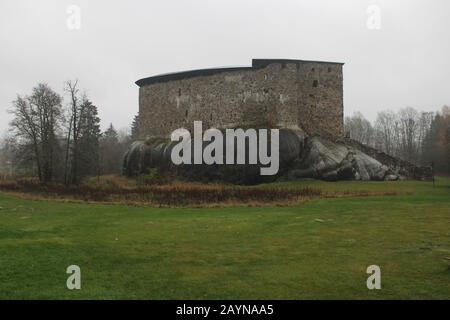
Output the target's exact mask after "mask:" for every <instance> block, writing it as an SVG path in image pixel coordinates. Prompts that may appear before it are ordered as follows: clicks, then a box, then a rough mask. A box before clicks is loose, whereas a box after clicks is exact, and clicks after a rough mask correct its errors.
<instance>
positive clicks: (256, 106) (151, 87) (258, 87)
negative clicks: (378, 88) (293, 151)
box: [137, 60, 343, 138]
mask: <svg viewBox="0 0 450 320" xmlns="http://www.w3.org/2000/svg"><path fill="white" fill-rule="evenodd" d="M262 62H264V63H262ZM199 72H201V70H200V71H199ZM175 75H177V74H175ZM160 77H161V81H160V80H159V79H157V81H155V79H153V80H152V81H150V83H145V80H146V79H143V80H144V83H139V81H138V82H137V83H138V84H139V85H140V89H139V113H140V133H141V138H146V137H155V136H156V137H168V136H169V135H170V133H171V132H172V131H173V130H175V129H178V128H182V127H183V128H187V129H191V128H192V126H193V122H194V121H195V120H201V121H202V122H203V128H204V130H206V129H207V128H210V127H215V128H236V127H243V128H245V127H284V128H292V129H298V128H301V129H303V130H304V131H306V132H307V133H308V134H311V135H322V136H327V137H332V138H336V137H341V136H342V135H343V95H342V64H339V63H321V62H305V61H300V60H289V61H284V60H282V61H278V60H274V62H270V61H269V62H267V60H254V61H253V67H248V68H233V69H231V70H230V69H214V70H213V71H211V72H209V73H208V74H206V75H201V74H200V75H189V76H186V77H180V78H179V79H177V77H176V76H175V77H174V78H171V79H167V78H164V77H165V76H160ZM168 77H171V76H170V75H169V76H168ZM172 77H173V76H172ZM148 79H152V78H148ZM140 81H142V80H140Z"/></svg>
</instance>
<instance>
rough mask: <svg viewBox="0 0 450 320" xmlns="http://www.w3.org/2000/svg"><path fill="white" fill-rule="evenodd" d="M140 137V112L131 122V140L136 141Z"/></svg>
mask: <svg viewBox="0 0 450 320" xmlns="http://www.w3.org/2000/svg"><path fill="white" fill-rule="evenodd" d="M138 139H139V112H138V114H137V115H135V116H134V118H133V123H132V124H131V140H133V141H135V140H138Z"/></svg>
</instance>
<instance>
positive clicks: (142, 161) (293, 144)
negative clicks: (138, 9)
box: [123, 129, 431, 184]
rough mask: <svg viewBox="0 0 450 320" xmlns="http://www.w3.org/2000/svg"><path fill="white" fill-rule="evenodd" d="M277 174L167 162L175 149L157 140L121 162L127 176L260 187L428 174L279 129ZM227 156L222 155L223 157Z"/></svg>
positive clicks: (136, 147) (354, 147)
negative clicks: (152, 174) (153, 171)
mask: <svg viewBox="0 0 450 320" xmlns="http://www.w3.org/2000/svg"><path fill="white" fill-rule="evenodd" d="M279 140H280V146H279V147H280V168H279V172H278V174H277V175H275V176H261V175H260V167H261V166H260V165H179V166H175V165H173V164H172V161H171V157H170V155H171V151H172V148H173V147H174V146H175V144H176V143H174V142H170V141H167V140H161V139H149V140H147V141H136V142H134V143H133V145H132V146H131V148H130V150H129V151H128V152H127V154H126V155H125V158H124V166H123V172H124V174H126V175H128V176H136V175H139V174H143V173H148V171H149V169H150V168H160V169H164V170H170V171H171V172H173V173H174V174H176V175H178V176H181V177H184V178H186V179H189V180H197V181H199V180H200V181H202V180H203V181H225V182H232V183H245V184H251V183H259V182H268V181H273V180H275V179H279V178H281V179H289V180H296V179H305V178H312V179H322V180H328V181H336V180H398V179H428V178H430V177H431V170H429V169H428V168H423V167H417V166H414V165H412V164H410V163H408V162H405V161H402V160H399V159H396V158H393V157H390V156H388V155H386V154H382V153H379V152H377V151H376V150H375V149H372V148H369V147H366V146H363V145H360V144H358V143H356V142H352V141H341V142H335V141H331V140H328V139H325V138H321V137H310V138H306V137H305V135H304V134H303V132H301V131H299V130H295V131H294V130H289V129H280V139H279ZM224 154H225V152H224Z"/></svg>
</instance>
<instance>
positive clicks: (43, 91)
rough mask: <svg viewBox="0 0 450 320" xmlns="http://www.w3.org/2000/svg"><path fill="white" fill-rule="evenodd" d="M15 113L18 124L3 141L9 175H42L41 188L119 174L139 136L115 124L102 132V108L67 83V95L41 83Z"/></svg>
mask: <svg viewBox="0 0 450 320" xmlns="http://www.w3.org/2000/svg"><path fill="white" fill-rule="evenodd" d="M9 112H10V113H11V115H12V121H11V122H10V125H9V129H10V130H9V132H8V134H7V136H6V137H4V138H3V141H2V144H1V152H0V170H1V171H2V172H3V174H8V175H15V176H17V175H23V176H36V177H37V178H38V179H39V181H40V182H41V183H49V182H53V181H57V182H64V183H65V184H78V183H79V182H80V181H81V179H82V178H83V177H86V176H100V175H105V174H117V173H120V172H121V170H122V168H121V167H122V157H123V154H124V153H125V151H126V150H127V149H128V147H129V145H130V143H131V141H132V140H133V139H134V138H136V136H135V135H137V128H136V126H137V123H138V121H137V119H135V121H134V122H133V128H132V131H133V136H132V135H130V134H128V133H127V132H124V131H118V130H116V129H115V128H114V126H113V125H112V124H110V126H109V127H108V128H107V129H106V130H105V131H104V132H102V131H101V129H100V118H99V116H98V110H97V106H96V105H95V104H93V102H92V101H91V100H90V99H89V97H88V96H87V94H86V93H84V92H82V91H81V90H80V89H79V83H78V81H67V82H66V83H65V85H64V92H63V94H62V95H60V94H58V93H57V92H55V91H54V90H53V89H52V88H50V87H49V86H48V85H47V84H45V83H39V84H38V85H37V86H36V87H34V88H33V89H32V92H31V94H29V95H18V96H17V98H16V99H15V100H14V101H13V103H12V107H11V108H10V110H9Z"/></svg>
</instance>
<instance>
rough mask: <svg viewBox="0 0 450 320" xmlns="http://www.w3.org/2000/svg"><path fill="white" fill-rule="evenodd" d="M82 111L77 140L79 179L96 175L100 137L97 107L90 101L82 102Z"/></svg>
mask: <svg viewBox="0 0 450 320" xmlns="http://www.w3.org/2000/svg"><path fill="white" fill-rule="evenodd" d="M82 110H83V114H82V115H81V118H80V139H79V156H80V159H79V175H80V177H82V176H88V175H95V174H98V171H99V139H100V135H101V131H100V118H99V117H98V111H97V107H96V106H95V105H93V104H92V102H91V101H89V100H84V101H83V104H82Z"/></svg>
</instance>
